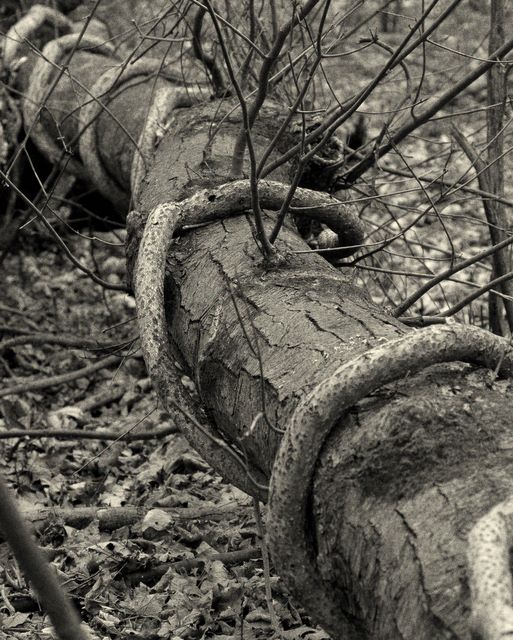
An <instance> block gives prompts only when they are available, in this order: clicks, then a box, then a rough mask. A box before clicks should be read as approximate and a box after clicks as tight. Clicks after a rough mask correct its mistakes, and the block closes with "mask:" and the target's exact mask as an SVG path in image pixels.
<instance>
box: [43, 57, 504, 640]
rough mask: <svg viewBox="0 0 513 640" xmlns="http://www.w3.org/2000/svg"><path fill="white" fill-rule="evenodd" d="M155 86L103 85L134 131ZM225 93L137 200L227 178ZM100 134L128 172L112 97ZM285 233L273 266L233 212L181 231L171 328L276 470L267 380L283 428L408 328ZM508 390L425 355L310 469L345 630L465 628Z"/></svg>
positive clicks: (171, 283) (122, 179)
mask: <svg viewBox="0 0 513 640" xmlns="http://www.w3.org/2000/svg"><path fill="white" fill-rule="evenodd" d="M83 55H84V56H85V55H86V54H83ZM96 57H97V56H96ZM97 63H98V60H96V59H95V60H92V61H90V63H87V64H86V62H85V61H84V60H82V59H81V58H79V57H77V64H76V65H75V66H74V67H73V70H74V72H75V73H76V74H77V75H78V76H79V77H80V78H81V79H82V81H83V82H84V83H87V82H89V81H90V78H91V74H92V69H93V68H95V67H96V65H97ZM82 74H83V75H82ZM88 74H89V75H88ZM69 84H70V83H68V85H69ZM69 91H72V93H66V92H69ZM146 91H147V88H146V85H145V84H143V85H140V86H139V87H137V88H136V87H134V88H133V89H130V90H129V91H127V92H124V93H123V95H122V96H120V97H119V98H117V99H115V100H113V101H112V102H111V103H110V108H111V110H112V112H113V113H115V114H116V117H117V118H118V119H119V120H120V121H121V122H123V124H124V125H125V126H126V127H127V128H128V129H130V131H131V132H132V133H133V135H134V136H136V135H137V132H138V131H140V129H141V127H142V121H141V120H140V118H142V117H143V114H144V104H145V101H146V99H147V94H146V93H145V92H146ZM140 92H142V93H140ZM66 96H67V98H66ZM76 96H77V94H76V93H75V91H74V87H73V88H72V87H65V85H64V82H63V85H62V96H61V99H60V100H61V102H60V103H59V105H58V106H59V109H62V108H63V107H65V108H75V106H76V100H77V97H76ZM216 108H217V105H215V104H212V105H207V106H206V107H203V108H201V109H197V110H191V111H188V112H184V111H180V112H177V113H176V114H175V117H174V122H173V126H172V129H171V131H170V133H169V134H168V135H167V136H166V137H165V138H164V139H163V140H162V142H161V143H160V145H159V146H158V147H157V149H156V153H155V157H154V159H153V161H152V162H151V163H149V165H148V167H147V175H146V178H145V181H144V184H143V188H142V191H141V208H142V210H143V212H144V211H146V212H148V211H149V210H151V209H152V208H153V207H154V206H155V205H156V204H158V203H160V202H165V201H172V200H179V199H181V198H183V197H185V196H186V195H188V194H190V193H191V192H192V191H194V189H196V188H197V187H198V185H201V186H202V187H205V186H206V185H212V184H217V183H219V182H223V181H226V175H227V172H228V167H229V156H230V149H231V145H232V143H233V139H234V134H235V133H236V131H237V128H238V127H237V126H236V124H234V123H228V124H227V125H226V127H225V128H223V129H222V131H223V133H222V134H221V135H220V136H217V137H216V138H215V141H214V144H213V145H212V146H211V147H210V148H208V145H206V142H207V138H208V133H209V128H210V122H211V121H212V120H214V119H215V112H216ZM57 113H60V111H56V112H55V113H54V114H53V115H54V117H56V116H57ZM61 118H62V114H60V115H59V120H60V119H61ZM69 122H72V121H71V120H69ZM67 133H68V132H67ZM264 133H265V130H264V129H263V130H262V132H261V133H260V132H259V133H258V134H257V137H259V136H264ZM68 135H69V137H70V138H72V137H73V136H74V135H76V129H73V130H70V131H69V133H68ZM261 142H263V139H262V140H261ZM98 145H99V151H100V153H101V157H102V158H103V160H104V162H105V165H106V166H107V167H108V170H109V171H110V172H111V174H112V175H113V176H115V178H116V180H117V181H118V182H119V184H120V185H121V186H123V187H124V188H126V189H128V184H129V182H128V180H129V175H130V171H129V167H130V164H131V157H132V155H133V148H132V147H131V144H130V143H129V141H127V139H126V137H124V136H121V135H120V130H119V127H118V126H117V125H115V126H113V120H112V117H110V116H108V115H106V114H104V115H102V116H101V118H100V122H99V128H98ZM205 148H206V149H207V153H206V154H205V153H204V152H205ZM282 176H283V177H284V178H285V174H282ZM273 177H274V178H275V179H276V178H277V176H273ZM127 196H128V193H127ZM127 199H128V197H127ZM278 247H279V249H280V250H281V251H282V252H283V253H284V254H286V255H287V256H288V259H287V263H286V265H285V266H282V267H280V268H277V269H268V268H266V267H265V266H264V265H263V262H262V258H261V255H260V253H259V251H258V249H257V248H256V245H255V242H254V240H253V237H252V234H251V231H250V227H249V224H248V221H247V219H246V217H245V216H244V215H241V216H239V217H237V218H233V219H230V220H225V221H223V222H219V223H215V224H211V225H209V226H208V227H206V228H203V229H198V230H195V231H193V232H189V233H187V234H186V235H184V236H182V237H180V238H179V239H178V240H177V241H176V243H175V245H174V249H173V252H172V255H170V256H169V262H168V272H167V291H168V294H169V300H170V302H169V304H168V307H167V313H168V319H169V330H170V333H171V335H172V338H173V340H174V341H175V343H176V344H177V345H178V348H179V350H180V352H181V353H182V355H183V358H184V361H185V362H186V364H187V366H188V368H189V371H190V373H191V375H192V377H193V378H194V379H195V381H196V383H197V386H198V389H199V393H200V397H201V402H202V404H203V406H204V408H205V410H206V411H207V412H208V414H209V415H210V416H211V417H212V420H214V421H215V423H216V425H217V428H218V429H219V431H220V432H222V433H223V434H224V437H225V438H227V439H229V440H232V441H234V442H237V443H239V444H242V445H243V447H244V450H245V452H246V453H247V456H248V459H249V461H250V462H251V464H252V465H253V466H254V467H255V468H258V469H259V470H261V471H262V472H263V473H264V474H265V475H266V476H267V477H269V475H270V471H271V467H272V463H273V459H274V456H275V454H276V449H277V445H278V441H279V437H280V436H279V433H277V432H275V431H272V430H270V429H269V427H268V426H267V424H265V422H264V421H260V422H259V423H258V424H257V426H256V428H255V429H254V430H252V431H251V432H250V433H248V428H249V427H250V425H252V423H253V421H254V418H255V416H256V415H257V414H258V413H259V412H261V411H262V409H263V406H264V405H263V401H262V390H263V392H264V397H265V411H266V414H267V417H268V418H269V420H270V421H271V422H272V423H273V424H274V426H275V427H276V428H277V429H283V428H284V427H285V425H286V421H287V419H288V417H290V415H291V413H292V412H293V410H294V409H295V407H296V406H297V405H298V403H299V402H300V400H301V399H302V398H303V397H304V396H305V394H306V393H307V392H308V391H309V390H311V389H312V388H313V387H314V386H315V385H316V384H318V383H319V382H320V381H322V380H324V379H325V378H327V377H328V376H329V375H330V373H332V372H333V371H334V370H335V369H336V368H337V367H338V366H339V365H340V364H341V363H344V362H346V361H347V360H348V359H350V358H352V357H354V356H355V355H357V354H360V353H362V352H364V351H365V350H367V349H369V348H370V347H371V346H373V345H375V344H377V343H379V342H380V341H383V340H388V339H390V338H393V337H397V336H399V335H401V334H403V333H404V332H406V331H407V329H406V327H405V326H404V325H402V324H401V323H400V322H398V321H397V320H395V319H394V318H392V317H390V316H389V315H387V314H386V313H384V312H383V311H382V310H381V309H379V308H376V307H375V306H374V305H373V304H372V303H371V302H370V301H369V300H368V299H367V297H366V295H365V293H364V292H362V291H361V290H359V289H358V288H356V287H355V286H354V285H353V284H352V282H351V273H345V272H340V271H337V270H336V269H334V268H333V267H331V266H330V265H329V264H328V263H327V262H326V261H324V260H323V259H322V258H320V257H318V256H316V255H313V254H309V255H304V254H295V253H294V251H297V250H304V249H305V248H306V245H305V243H304V242H303V241H302V240H301V239H300V238H299V236H298V235H297V234H296V233H295V231H294V228H293V227H292V225H290V226H289V227H287V228H286V229H284V231H283V233H282V234H281V235H280V239H279V242H278ZM234 299H235V300H236V302H237V307H238V310H239V313H237V311H236V308H235V305H234V302H233V300H234ZM256 344H258V351H259V358H258V357H256V355H255V351H256V349H255V345H256ZM420 355H421V354H419V357H420ZM259 359H260V360H261V362H262V367H263V381H261V378H260V374H261V371H260V365H259ZM508 392H509V385H508V384H507V383H503V382H497V381H493V380H492V377H491V375H490V373H489V372H485V371H483V370H473V369H472V368H471V367H467V366H463V365H458V364H455V365H447V366H437V367H432V368H430V369H429V370H426V371H425V372H424V373H421V374H418V375H416V376H414V377H411V378H409V377H408V376H406V377H405V378H404V380H402V381H400V382H398V383H397V384H394V385H390V386H389V387H388V388H386V389H383V391H382V392H380V393H378V394H375V395H374V396H373V397H372V398H369V399H366V400H364V401H362V402H361V403H359V405H358V406H357V407H355V408H354V410H353V411H351V413H350V415H349V416H348V417H345V418H343V419H342V420H341V422H340V424H339V425H338V426H337V428H336V429H335V430H334V431H333V433H332V435H331V437H330V438H329V440H328V442H327V443H326V446H325V448H324V451H323V454H322V457H321V459H320V461H319V465H318V470H317V473H316V478H315V482H314V485H313V490H312V517H311V534H312V539H313V541H314V544H315V545H316V548H317V551H318V564H319V567H320V570H321V572H322V575H323V577H324V579H325V580H326V582H327V583H328V584H329V585H330V586H331V588H332V589H333V590H335V591H336V593H338V594H339V597H340V607H341V609H343V610H344V611H345V612H346V613H347V615H348V617H349V618H350V619H351V620H352V622H353V625H354V633H353V635H352V637H354V638H376V639H378V638H379V639H380V640H397V639H403V640H414V639H415V640H418V639H426V640H427V639H428V638H429V639H434V638H440V639H441V638H452V639H460V638H461V639H463V638H466V639H468V638H469V637H470V636H469V631H468V624H467V614H468V611H467V608H468V589H467V581H466V574H465V556H464V554H465V547H466V537H465V536H466V534H467V532H468V530H469V528H470V527H471V526H472V524H473V523H474V522H475V520H476V518H477V517H479V516H480V515H482V514H483V513H484V512H485V511H486V510H488V509H489V508H490V507H491V506H492V505H493V504H494V503H496V502H498V501H500V500H502V499H504V498H505V497H506V496H507V495H509V494H510V493H512V492H513V479H512V478H513V474H512V471H513V469H512V468H511V467H512V462H513V458H512V455H511V451H513V437H512V435H511V433H510V430H509V428H508V427H509V425H510V424H511V421H512V417H513V415H512V414H513V411H512V410H511V407H510V406H509V405H508V404H507V402H506V398H507V394H508ZM169 393H173V390H172V389H170V390H169ZM219 471H220V472H222V469H219ZM290 500H291V501H293V500H294V496H293V495H291V496H290ZM317 622H319V623H320V624H322V623H323V620H322V619H318V620H317Z"/></svg>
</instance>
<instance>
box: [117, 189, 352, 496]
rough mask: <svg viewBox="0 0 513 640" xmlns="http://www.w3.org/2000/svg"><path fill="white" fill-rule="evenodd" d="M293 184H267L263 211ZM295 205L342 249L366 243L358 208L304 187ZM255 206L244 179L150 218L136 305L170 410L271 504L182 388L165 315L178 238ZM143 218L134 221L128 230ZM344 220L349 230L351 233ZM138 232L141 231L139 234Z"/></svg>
mask: <svg viewBox="0 0 513 640" xmlns="http://www.w3.org/2000/svg"><path fill="white" fill-rule="evenodd" d="M288 189H289V187H288V186H287V185H284V184H281V183H279V182H271V181H261V182H260V183H259V196H260V201H261V204H262V207H264V208H266V209H270V210H274V211H277V210H279V209H280V208H281V205H282V203H283V201H284V199H285V198H286V196H287V193H288ZM292 204H293V205H294V206H298V207H302V213H303V212H304V213H305V214H307V215H309V216H311V217H316V218H320V219H322V220H323V221H326V222H327V224H329V225H330V226H332V228H334V229H335V230H336V232H337V233H338V236H339V239H341V241H343V244H347V245H357V244H359V243H361V241H362V237H363V232H362V226H361V223H360V221H359V219H358V216H357V214H356V211H355V210H354V209H353V208H351V207H349V206H347V205H346V204H344V203H343V202H341V201H339V200H336V199H335V198H332V197H330V196H327V195H326V194H321V193H317V192H314V191H310V190H309V189H298V190H297V191H296V194H295V197H294V200H293V202H292ZM250 207H251V188H250V184H249V182H248V181H247V180H238V181H235V182H231V183H228V184H224V185H221V186H219V187H216V188H215V189H204V190H202V191H199V192H198V193H196V194H195V195H193V196H191V197H190V198H188V199H186V200H183V201H181V202H179V203H164V204H161V205H159V206H158V207H156V208H155V209H154V210H153V211H152V212H151V213H150V214H149V216H148V218H147V220H146V223H145V226H144V231H143V235H142V239H141V242H140V245H139V248H138V252H137V261H136V267H135V269H134V276H133V288H134V294H135V299H136V305H137V315H138V324H139V331H140V337H141V345H142V349H143V353H144V357H145V360H146V365H147V367H148V371H149V373H150V375H151V378H152V380H153V382H154V385H155V388H156V389H157V392H158V394H159V396H160V398H161V400H162V401H163V403H164V405H165V406H166V407H168V410H169V411H170V412H171V413H172V414H173V415H174V416H175V417H177V419H178V421H179V426H180V428H181V429H182V431H183V433H184V435H185V436H186V438H187V439H188V440H189V442H191V444H192V445H193V446H194V447H195V448H196V449H198V450H199V451H200V453H201V454H202V455H203V457H204V458H205V460H207V462H209V464H211V465H212V466H213V467H214V468H215V469H216V470H217V471H219V472H221V473H222V475H223V476H224V477H225V478H226V479H227V480H229V481H230V482H232V483H233V484H236V485H238V486H239V487H241V488H244V490H246V491H247V492H248V493H249V494H251V495H253V496H255V497H257V498H258V499H260V500H262V501H265V500H266V497H267V487H266V485H265V484H264V482H265V480H264V479H263V478H262V477H261V474H260V476H259V474H258V472H257V471H256V470H254V469H248V467H247V465H246V464H245V462H244V460H243V457H242V456H241V454H240V452H239V451H238V450H237V444H236V443H227V442H225V441H224V440H222V439H220V438H219V436H218V435H217V434H216V432H215V430H213V428H212V426H211V425H210V423H209V422H208V421H207V420H205V418H204V416H202V415H201V413H200V412H197V411H195V409H194V402H191V399H190V397H189V394H188V392H187V391H186V390H184V388H183V385H182V384H181V374H180V372H179V371H177V370H176V366H175V364H174V361H175V358H174V356H173V352H172V349H171V345H170V342H169V337H168V327H167V322H166V314H165V306H164V305H165V301H164V280H165V266H166V257H167V254H168V251H169V249H170V246H171V243H172V239H173V236H174V234H175V233H176V232H177V231H178V229H180V228H181V227H182V226H184V225H193V224H199V223H204V222H213V221H216V220H222V219H223V218H226V217H228V216H231V215H239V214H241V213H243V212H244V211H245V210H247V209H249V208H250ZM135 217H136V216H131V217H129V219H128V225H129V226H130V224H131V221H132V220H133V219H134V218H135ZM344 221H345V222H346V227H347V228H344ZM132 233H133V235H136V232H135V233H134V230H132Z"/></svg>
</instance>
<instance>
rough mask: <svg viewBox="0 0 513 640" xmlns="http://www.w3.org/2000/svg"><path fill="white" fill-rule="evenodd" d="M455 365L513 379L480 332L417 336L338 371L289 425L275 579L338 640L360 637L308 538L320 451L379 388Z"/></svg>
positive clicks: (511, 353)
mask: <svg viewBox="0 0 513 640" xmlns="http://www.w3.org/2000/svg"><path fill="white" fill-rule="evenodd" d="M454 361H458V362H467V363H472V364H476V365H479V366H484V367H488V368H491V369H497V370H498V371H499V372H500V373H501V374H502V375H506V376H512V374H513V347H512V345H511V343H510V342H509V341H508V340H505V339H504V338H499V337H497V336H495V335H494V334H492V333H490V332H488V331H485V330H484V329H480V328H478V327H472V326H463V325H445V326H442V327H431V328H427V329H420V330H418V331H415V332H412V333H409V334H407V335H406V336H402V337H401V338H398V339H396V340H391V341H389V342H386V343H385V344H383V345H380V346H377V347H374V348H372V349H370V350H369V351H367V352H366V353H364V354H362V355H361V356H359V357H357V358H355V359H353V360H351V361H349V362H347V363H346V364H344V365H343V366H341V367H340V368H339V369H337V371H335V373H334V374H333V375H332V376H331V377H330V378H328V379H326V380H325V381H323V382H321V383H320V384H319V385H318V386H317V387H316V388H315V389H314V390H313V391H312V392H311V393H310V394H309V395H308V397H307V398H306V399H305V400H304V401H303V402H302V403H301V404H300V405H299V406H298V407H297V409H296V410H295V412H294V414H293V416H292V417H291V419H290V421H289V424H288V425H287V429H286V431H285V434H284V436H283V438H282V440H281V443H280V448H279V451H278V454H277V456H276V459H275V462H274V466H273V472H272V477H271V485H270V496H269V505H270V509H269V515H268V525H267V530H268V535H269V538H270V546H271V551H272V555H273V558H274V561H275V564H276V567H277V570H278V573H279V574H280V575H281V576H282V577H283V578H284V579H285V580H286V582H287V584H288V586H289V588H290V589H291V591H292V592H293V594H294V595H295V596H296V597H297V599H298V600H299V601H300V602H301V603H302V604H303V606H304V607H305V609H306V610H307V611H308V612H309V613H310V615H312V616H313V617H314V619H316V620H317V622H319V623H320V624H322V626H323V628H324V629H327V630H328V631H329V632H330V633H331V634H333V637H344V638H360V635H358V634H357V633H356V632H355V630H354V626H353V625H352V624H351V623H350V621H348V619H347V618H346V617H345V615H344V613H343V612H342V610H341V606H340V602H339V599H338V598H337V596H336V591H334V589H333V586H332V585H328V584H325V583H324V582H323V580H322V578H321V576H320V573H319V571H318V568H317V564H316V559H315V552H314V541H313V540H312V536H311V533H309V532H310V531H311V530H312V526H313V525H312V522H311V520H310V511H309V504H310V497H311V491H312V481H313V476H314V472H315V468H316V465H317V461H318V458H319V454H320V452H321V449H322V447H323V445H324V443H325V441H326V439H327V437H328V436H329V434H330V432H331V430H332V429H333V427H334V426H335V425H336V424H338V423H339V422H340V420H341V419H342V418H343V416H344V414H345V413H346V412H347V411H348V410H349V409H350V408H351V407H352V406H354V405H355V404H356V403H357V402H359V401H360V400H362V399H363V398H365V397H366V396H367V395H369V394H370V393H372V392H373V391H375V390H376V389H378V388H379V387H382V386H383V385H386V384H389V383H390V382H393V381H395V380H398V379H399V378H402V377H404V376H405V375H411V374H415V373H417V372H419V371H421V370H422V369H424V368H426V367H429V366H431V365H434V364H439V363H443V362H454ZM292 495H294V500H292V499H291V496H292ZM508 572H509V568H508ZM510 582H511V578H510ZM355 633H356V635H355ZM486 637H487V638H488V636H486ZM495 637H496V636H493V638H494V639H495Z"/></svg>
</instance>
